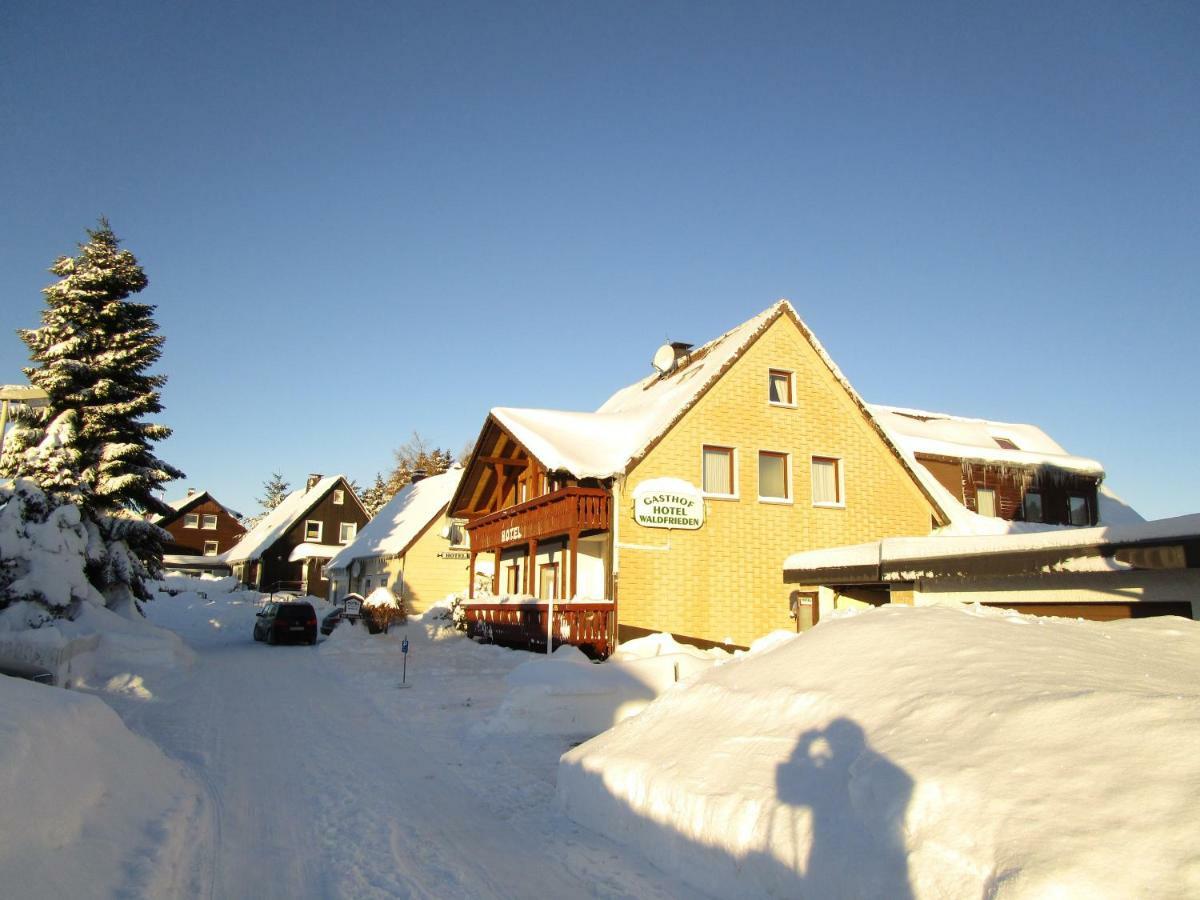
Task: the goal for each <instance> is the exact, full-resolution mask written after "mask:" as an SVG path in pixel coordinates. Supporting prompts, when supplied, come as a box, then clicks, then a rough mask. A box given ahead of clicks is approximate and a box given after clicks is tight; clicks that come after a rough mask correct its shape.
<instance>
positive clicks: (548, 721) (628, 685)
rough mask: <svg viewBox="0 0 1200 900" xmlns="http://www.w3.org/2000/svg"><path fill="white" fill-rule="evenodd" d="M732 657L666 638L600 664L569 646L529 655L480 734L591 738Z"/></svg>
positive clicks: (631, 645) (634, 644)
mask: <svg viewBox="0 0 1200 900" xmlns="http://www.w3.org/2000/svg"><path fill="white" fill-rule="evenodd" d="M730 658H731V657H730V655H729V654H728V653H726V652H725V651H724V650H697V649H696V648H695V647H691V646H688V645H686V644H679V643H677V642H676V641H675V640H674V639H673V638H672V637H671V636H670V635H668V634H655V635H649V636H647V637H644V638H638V639H637V640H634V641H629V642H627V643H624V644H622V645H621V647H620V649H619V650H618V651H617V652H616V653H614V654H613V655H612V656H611V657H610V658H609V659H608V660H607V661H606V662H603V663H599V664H597V663H593V662H592V661H591V660H590V659H588V658H587V657H586V656H584V654H583V652H582V651H581V650H580V649H579V648H578V647H572V646H570V645H566V644H564V645H563V646H561V647H559V648H558V649H556V650H555V651H554V655H553V656H551V657H550V658H549V659H547V658H546V656H545V655H544V654H543V655H535V656H532V657H531V658H530V659H529V660H528V661H527V662H524V663H522V664H521V665H519V666H517V668H515V669H513V670H512V672H510V673H509V674H508V675H507V676H506V677H505V686H506V687H507V689H508V690H507V693H506V694H505V696H504V700H503V701H502V702H501V704H500V707H499V708H498V709H497V710H496V712H495V713H493V714H492V716H491V717H490V718H489V719H488V720H487V722H485V723H484V724H483V725H482V726H481V728H480V730H481V731H482V732H484V733H488V732H491V733H505V734H515V733H526V734H537V735H559V736H561V737H565V738H571V739H579V740H583V739H586V738H590V737H594V736H595V735H597V734H599V733H600V732H602V731H605V730H607V729H609V728H611V727H612V726H613V725H615V724H617V723H618V722H621V721H623V720H625V719H627V718H629V717H630V716H635V715H637V714H638V713H640V712H641V711H642V710H643V709H645V708H646V707H647V706H648V705H649V704H650V703H651V701H653V700H654V699H655V698H656V697H658V696H659V695H660V694H662V693H663V692H665V691H668V690H670V689H672V688H674V687H675V686H676V684H678V683H680V682H683V681H686V680H687V679H689V678H691V677H692V676H693V675H695V674H696V673H697V672H702V671H705V670H707V669H709V668H711V667H712V666H714V665H717V664H718V663H720V662H723V661H725V660H728V659H730Z"/></svg>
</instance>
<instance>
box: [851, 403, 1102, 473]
mask: <svg viewBox="0 0 1200 900" xmlns="http://www.w3.org/2000/svg"><path fill="white" fill-rule="evenodd" d="M871 412H872V414H874V416H875V418H876V419H877V420H878V421H879V424H880V425H882V426H883V428H884V430H886V431H887V432H888V434H890V435H891V436H892V439H893V440H894V441H895V442H896V443H897V444H898V445H899V446H901V447H903V448H904V449H906V450H910V451H912V452H913V453H925V454H929V455H930V456H952V457H955V458H958V459H967V460H977V461H979V462H986V463H1000V464H1005V463H1007V464H1010V465H1024V466H1052V467H1054V468H1059V469H1063V470H1066V471H1069V472H1077V473H1079V474H1082V475H1096V476H1102V475H1103V474H1104V467H1103V466H1102V465H1100V463H1099V462H1097V461H1096V460H1094V459H1088V458H1087V457H1083V456H1074V455H1072V454H1070V453H1067V451H1066V450H1064V449H1063V448H1062V447H1061V446H1060V445H1059V444H1058V443H1057V442H1056V441H1055V440H1054V439H1053V438H1051V437H1050V435H1048V434H1046V432H1044V431H1043V430H1042V429H1041V428H1038V427H1037V426H1036V425H1027V424H1021V423H1016V422H992V421H989V420H987V419H970V418H966V417H964V416H952V415H949V414H947V413H936V412H926V411H924V410H919V409H903V408H901V407H897V406H882V405H879V404H871Z"/></svg>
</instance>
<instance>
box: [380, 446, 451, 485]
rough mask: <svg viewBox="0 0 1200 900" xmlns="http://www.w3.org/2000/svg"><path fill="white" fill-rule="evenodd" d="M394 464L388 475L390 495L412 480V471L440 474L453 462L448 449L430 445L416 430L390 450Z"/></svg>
mask: <svg viewBox="0 0 1200 900" xmlns="http://www.w3.org/2000/svg"><path fill="white" fill-rule="evenodd" d="M392 455H393V456H394V457H395V459H396V465H395V467H394V468H393V469H392V473H391V474H390V475H389V476H388V480H387V489H388V490H389V491H390V492H391V494H390V496H393V497H394V496H395V495H396V494H397V493H398V492H399V491H400V489H401V488H403V487H405V486H406V485H407V484H408V483H409V482H411V481H412V477H413V473H414V472H416V471H417V470H418V469H420V470H423V471H424V472H425V474H426V475H441V474H442V473H443V472H445V471H446V470H447V469H448V468H450V466H451V465H453V463H454V456H453V455H452V454H451V453H450V451H448V450H442V449H440V448H438V447H431V446H430V445H429V442H428V441H427V440H426V439H425V438H424V437H422V436H421V435H420V434H419V433H418V432H416V431H414V432H413V434H412V437H411V438H409V439H408V440H407V441H405V442H404V443H403V444H401V445H400V446H399V447H397V448H396V449H395V450H393V451H392Z"/></svg>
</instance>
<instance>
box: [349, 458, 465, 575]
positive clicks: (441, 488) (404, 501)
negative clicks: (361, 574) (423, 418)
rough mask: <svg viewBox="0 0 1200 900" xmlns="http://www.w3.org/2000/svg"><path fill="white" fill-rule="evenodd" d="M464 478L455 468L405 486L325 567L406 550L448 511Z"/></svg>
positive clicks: (461, 471) (457, 468)
mask: <svg viewBox="0 0 1200 900" xmlns="http://www.w3.org/2000/svg"><path fill="white" fill-rule="evenodd" d="M462 475H463V470H462V469H461V468H459V467H455V468H453V469H450V470H448V471H446V472H443V473H442V474H440V475H431V476H430V477H428V478H423V479H421V480H420V481H417V482H414V483H413V484H408V485H405V487H404V488H402V489H401V490H400V491H399V492H398V493H397V494H396V496H395V497H393V498H392V499H391V500H389V501H388V502H387V504H386V505H385V506H384V507H383V508H382V509H381V510H379V512H378V513H376V514H375V518H373V519H372V520H371V521H370V522H368V523H367V524H366V525H365V526H364V527H363V529H362V531H360V532H359V533H358V537H356V538H355V539H354V540H353V541H352V542H351V543H349V544H347V545H346V546H345V547H343V548H342V549H341V551H340V552H339V553H338V554H337V555H336V556H335V557H333V559H331V560H330V561H329V562H328V564H327V566H326V567H327V568H329V569H331V570H332V569H346V568H349V566H350V564H351V563H352V562H354V560H356V559H362V558H364V557H369V556H399V555H400V554H402V553H404V552H405V551H407V550H408V548H409V547H410V546H411V545H412V543H413V541H415V540H416V539H417V538H418V537H419V536H420V535H421V533H422V532H423V531H424V530H425V528H426V526H428V525H429V523H430V522H432V521H433V520H434V519H436V518H437V517H438V516H440V515H441V514H442V513H443V512H445V510H446V506H447V504H449V502H450V498H451V496H453V494H454V491H455V489H456V488H457V487H458V483H459V480H460V479H461V478H462Z"/></svg>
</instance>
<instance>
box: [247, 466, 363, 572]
mask: <svg viewBox="0 0 1200 900" xmlns="http://www.w3.org/2000/svg"><path fill="white" fill-rule="evenodd" d="M342 478H343V476H341V475H330V476H328V477H326V478H322V479H321V480H320V481H318V482H317V483H316V484H315V485H314V486H313V487H312V489H311V490H305V489H304V488H297V489H296V490H294V491H292V492H291V493H290V494H288V495H287V496H286V497H284V498H283V501H282V502H281V503H280V504H279V505H278V506H277V507H275V508H274V509H273V510H271V511H270V512H269V513H267V514H266V515H265V516H264V517H263V518H262V520H261V521H260V522H259V523H258V524H257V525H255V526H254V527H253V528H252V529H250V530H249V531H248V532H246V533H245V534H244V535H242V539H241V540H240V541H238V542H237V543H236V544H234V545H233V547H232V548H231V549H230V550H229V552H228V553H227V554H226V558H227V559H228V561H229V562H231V563H233V562H241V561H242V560H246V559H258V558H259V557H260V556H261V555H262V553H263V551H264V550H266V549H267V548H268V547H270V546H271V545H272V544H274V543H275V542H276V541H277V540H279V539H280V538H281V537H283V535H284V533H285V532H286V531H287V530H288V529H289V528H291V527H292V525H294V524H295V523H296V520H297V519H299V518H300V517H301V516H302V515H304V514H305V513H306V512H308V511H309V510H310V509H312V507H313V506H314V505H315V504H316V503H317V501H319V500H320V499H321V498H322V497H323V496H325V494H326V493H328V492H329V491H331V490H332V489H333V488H334V487H335V486H336V485H337V483H338V482H339V481H341V480H342Z"/></svg>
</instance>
